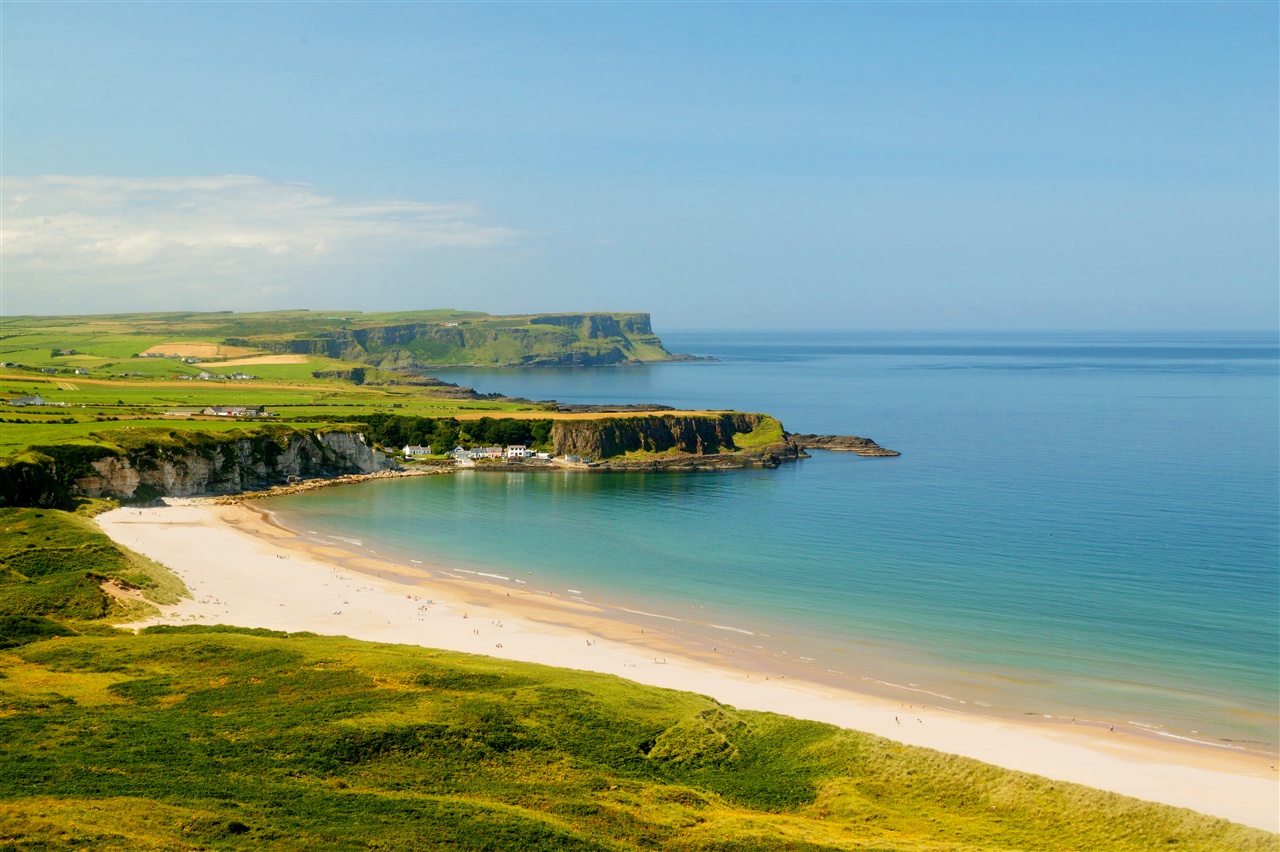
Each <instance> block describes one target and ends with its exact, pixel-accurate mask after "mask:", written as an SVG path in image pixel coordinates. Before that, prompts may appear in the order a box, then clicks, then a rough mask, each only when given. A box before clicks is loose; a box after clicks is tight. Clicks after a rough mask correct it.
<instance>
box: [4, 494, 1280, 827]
mask: <svg viewBox="0 0 1280 852" xmlns="http://www.w3.org/2000/svg"><path fill="white" fill-rule="evenodd" d="M92 508H93V507H92V506H87V507H86V509H88V510H91V509H92ZM0 531H3V533H4V535H3V537H0V607H3V611H4V613H6V615H5V617H3V618H0V767H2V768H3V771H0V850H63V849H94V850H131V851H132V850H146V849H191V850H196V849H208V850H224V849H225V850H234V849H280V850H349V849H350V850H358V849H368V850H374V849H380V850H424V849H455V850H650V849H664V850H666V849H670V850H720V852H727V851H728V850H775V849H789V850H815V851H816V850H829V849H830V850H834V849H862V850H881V852H885V851H886V850H956V852H959V850H967V851H968V852H985V850H1037V852H1038V850H1098V849H1108V850H1135V852H1136V850H1152V849H1182V850H1222V849H1239V850H1262V849H1275V848H1276V843H1277V837H1276V836H1275V835H1270V834H1267V833H1265V832H1261V831H1257V830H1255V829H1249V828H1245V827H1241V826H1237V825H1234V824H1231V823H1228V822H1226V821H1223V820H1219V819H1215V818H1212V817H1206V816H1201V815H1198V814H1195V813H1192V812H1190V811H1186V810H1179V809H1175V808H1171V807H1166V806H1162V805H1154V804H1148V803H1143V802H1139V801H1136V800H1134V799H1128V798H1125V797H1122V796H1119V795H1115V794H1110V793H1103V792H1099V791H1096V790H1091V789H1088V788H1085V787H1080V786H1076V785H1071V784H1063V783H1057V782H1050V781H1047V780H1045V779H1043V778H1038V777H1034V776H1030V775H1025V774H1021V773H1016V772H1010V771H1007V770H1003V769H998V768H995V767H992V766H989V765H986V764H982V763H979V762H977V761H973V760H969V759H966V758H959V757H951V756H947V755H943V754H939V753H937V752H933V751H929V750H925V749H919V748H912V747H907V746H903V745H900V744H896V743H893V742H890V741H888V740H883V739H880V738H877V737H873V736H869V735H865V734H859V733H856V732H852V731H846V730H841V729H838V728H835V727H832V726H829V725H823V724H819V723H815V722H804V721H798V720H795V719H789V718H786V717H782V716H777V715H774V714H768V713H756V712H746V711H738V710H735V709H733V708H731V707H727V706H724V705H721V704H719V703H717V702H715V701H713V700H712V699H710V698H706V697H703V696H698V695H693V694H689V693H681V692H673V691H670V690H663V689H657V688H654V687H646V686H640V685H637V684H634V683H631V682H629V681H625V680H621V679H619V678H615V677H612V676H607V675H597V674H590V673H583V672H574V671H567V670H563V669H554V668H548V667H544V666H537V665H532V664H524V663H515V662H508V661H502V660H495V659H491V658H485V657H475V656H469V655H464V654H457V653H449V652H439V651H432V650H428V649H422V648H415V647H405V646H389V645H378V644H371V643H366V642H357V641H353V640H349V639H346V638H342V637H321V636H314V635H309V634H294V635H286V634H280V633H273V632H270V631H263V630H244V629H238V628H227V627H216V626H190V627H180V628H177V627H164V628H161V627H157V628H151V629H148V630H146V631H144V633H143V634H142V635H134V634H132V633H130V632H126V631H120V630H115V629H113V628H112V627H111V623H112V622H113V621H118V620H119V619H121V618H125V617H129V616H131V615H136V613H137V610H136V609H134V608H133V607H132V605H126V604H122V603H121V602H120V601H119V600H117V599H115V598H113V597H112V596H110V595H107V594H106V593H105V592H103V591H102V588H101V587H102V585H103V584H104V583H105V582H106V580H107V579H108V578H113V577H114V578H119V579H120V580H123V581H124V582H125V583H127V584H128V585H129V587H130V588H133V589H140V590H142V591H143V592H145V593H146V594H148V595H150V596H151V597H152V598H153V599H157V600H172V599H174V598H175V597H176V596H177V595H179V594H181V593H182V590H181V587H180V584H177V583H176V582H175V579H174V578H173V577H172V575H168V574H167V573H166V572H164V570H163V569H161V568H160V567H159V566H156V565H155V564H154V563H147V562H145V560H140V558H139V557H136V555H134V554H130V553H128V552H127V551H125V550H123V549H121V548H119V547H118V546H116V545H115V544H114V543H112V542H111V541H110V540H108V539H107V538H106V537H105V536H104V535H103V534H102V533H101V532H99V531H98V530H97V529H96V528H95V527H94V526H93V525H92V524H91V523H90V522H88V521H87V520H86V519H85V518H83V517H80V516H76V515H72V514H69V513H66V512H60V511H55V510H34V509H0ZM15 613H17V614H15Z"/></svg>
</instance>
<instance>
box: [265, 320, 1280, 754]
mask: <svg viewBox="0 0 1280 852" xmlns="http://www.w3.org/2000/svg"><path fill="white" fill-rule="evenodd" d="M663 341H664V343H665V344H666V345H667V347H668V348H669V349H671V350H672V351H677V352H685V353H690V354H695V355H702V356H710V357H712V358H715V359H716V360H714V361H699V362H687V363H664V364H653V365H644V366H635V367H613V368H594V369H593V368H542V369H518V370H494V369H451V370H443V371H440V372H439V373H437V375H438V376H439V377H440V378H442V379H445V380H448V381H453V382H458V383H460V384H464V385H468V386H471V387H474V388H476V389H477V390H480V391H484V392H491V391H497V392H501V393H504V394H507V395H511V396H522V397H527V398H530V399H537V400H543V399H555V400H557V401H559V402H562V403H602V404H619V403H660V404H666V405H671V406H675V407H677V408H695V409H696V408H715V409H721V408H723V409H737V410H742V411H760V412H767V413H770V414H772V415H774V416H776V417H778V418H779V419H780V420H781V421H782V422H783V424H784V426H785V427H786V429H787V430H788V431H791V432H796V433H819V434H841V435H860V436H864V437H869V438H872V439H874V440H875V441H877V442H879V443H880V444H881V445H882V446H885V447H889V448H892V449H895V450H898V451H899V452H900V453H901V456H899V457H896V458H862V457H859V456H856V455H852V454H846V453H834V452H823V451H820V450H813V451H811V455H812V458H809V459H805V460H801V461H799V462H796V463H794V464H785V465H783V466H781V467H779V468H777V469H774V470H745V471H728V472H704V473H665V472H663V473H637V474H600V475H582V474H574V473H566V472H557V473H545V474H543V473H517V474H488V473H482V472H462V473H459V474H456V475H454V476H438V477H419V478H412V479H402V480H392V481H384V482H378V483H372V484H364V485H359V486H352V487H344V488H332V489H325V490H321V491H318V492H309V493H307V494H305V495H297V496H291V497H286V498H282V499H277V500H274V501H272V503H271V508H272V509H273V510H274V511H275V512H277V513H278V516H279V517H280V519H281V520H282V521H283V522H284V523H285V524H286V525H287V526H289V527H290V528H292V529H296V530H306V531H311V534H314V535H315V536H318V537H319V538H321V539H325V540H330V541H333V542H345V543H347V544H349V545H350V546H358V547H360V548H366V549H369V550H373V551H375V552H377V553H378V554H379V555H382V556H385V557H390V558H398V559H403V560H411V559H416V560H418V561H420V562H427V563H432V564H441V563H445V564H448V565H451V566H454V567H455V568H457V569H459V570H466V571H472V572H475V574H476V575H489V576H491V577H494V578H507V579H510V580H511V581H514V580H515V579H516V578H519V580H520V582H527V583H529V584H530V585H536V586H537V587H539V588H546V589H549V590H558V591H559V593H560V594H563V595H565V596H566V597H567V598H574V597H577V598H580V599H582V600H587V601H591V602H597V603H600V604H602V605H608V606H610V607H614V608H615V609H616V610H617V611H620V612H626V613H630V614H631V617H633V618H636V619H640V620H642V621H643V620H645V619H648V620H649V623H651V624H652V625H654V626H655V627H656V628H659V629H665V630H669V631H670V632H671V633H672V634H673V635H675V636H677V637H679V636H681V635H683V634H685V633H688V635H689V636H690V637H693V638H696V639H697V640H698V641H703V642H705V641H717V640H716V637H719V640H718V641H719V642H722V643H724V646H725V647H739V648H742V649H744V650H747V649H750V650H751V651H752V652H753V653H755V654H757V655H762V659H765V660H775V661H776V662H777V665H778V666H779V671H782V670H783V666H784V664H785V666H786V668H785V670H786V671H788V672H792V673H793V676H794V673H795V672H799V673H800V674H801V675H804V674H805V673H806V672H808V674H809V675H811V676H812V677H813V679H815V680H825V681H828V682H834V683H842V682H843V683H845V685H849V686H852V687H854V688H860V689H865V688H870V690H871V691H877V690H879V691H881V692H884V693H885V694H887V695H890V696H895V697H898V698H899V699H900V700H903V701H904V702H905V701H917V702H919V703H929V704H933V705H936V706H939V707H944V708H946V709H951V710H956V711H958V712H982V713H991V714H996V715H1005V716H1036V717H1052V718H1054V719H1059V720H1065V719H1079V720H1080V721H1081V722H1086V721H1087V722H1090V723H1093V724H1100V725H1120V726H1126V727H1127V728H1129V729H1139V730H1142V731H1146V732H1149V733H1150V734H1151V735H1154V736H1163V737H1169V738H1175V739H1183V740H1190V741H1195V742H1202V743H1207V744H1210V745H1214V746H1216V747H1220V748H1227V749H1241V750H1248V751H1261V752H1274V751H1275V749H1276V746H1277V743H1280V720H1278V704H1280V337H1278V336H1277V334H1275V333H1270V332H1264V333H1244V332H1232V333H1224V332H1178V333H1173V332H1151V333H1130V332H1088V333H1067V332H1053V333H1050V332H1026V333H995V332H973V333H956V332H930V333H903V332H900V333H878V332H877V333H872V332H832V331H812V332H792V331H682V332H677V333H668V334H664V335H663Z"/></svg>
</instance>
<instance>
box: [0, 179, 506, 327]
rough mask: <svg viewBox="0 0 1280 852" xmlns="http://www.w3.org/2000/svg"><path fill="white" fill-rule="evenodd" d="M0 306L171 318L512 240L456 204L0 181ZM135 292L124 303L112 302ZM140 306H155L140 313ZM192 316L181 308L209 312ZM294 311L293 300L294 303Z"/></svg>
mask: <svg viewBox="0 0 1280 852" xmlns="http://www.w3.org/2000/svg"><path fill="white" fill-rule="evenodd" d="M3 214H4V227H3V230H2V231H0V252H2V253H3V270H4V278H3V295H4V302H5V305H4V309H5V312H6V313H9V314H13V313H25V312H41V313H43V312H54V311H57V312H65V311H67V310H68V307H67V305H68V303H69V302H71V303H78V304H85V303H86V300H87V301H88V302H89V303H90V304H89V305H88V306H87V307H85V308H84V310H111V309H113V308H111V307H109V306H107V307H102V306H101V304H100V303H101V302H102V301H103V300H102V299H101V298H98V297H100V296H102V295H103V294H102V288H103V285H104V284H105V285H111V287H112V288H114V289H115V290H117V295H116V302H115V304H117V305H119V309H122V310H136V309H158V308H162V307H163V308H170V307H173V306H172V305H170V304H166V303H164V302H165V301H166V300H159V301H156V296H157V294H156V290H155V286H156V285H157V284H158V283H164V284H166V285H167V286H168V287H169V288H171V289H170V290H168V291H166V292H167V293H168V294H170V295H174V294H185V295H186V297H187V298H191V297H192V296H193V294H195V295H199V294H201V293H206V294H207V292H208V291H209V290H210V288H225V289H227V290H229V291H230V292H231V293H233V294H235V295H237V296H239V297H244V296H246V295H253V294H258V295H262V294H265V293H275V294H277V295H279V294H282V293H288V292H289V291H290V290H291V289H293V288H300V287H302V286H303V284H301V283H299V281H300V277H304V276H310V275H314V274H316V273H317V272H318V271H319V270H320V269H321V268H325V269H327V270H328V272H327V273H326V275H327V277H328V278H330V279H331V278H332V268H333V267H335V266H348V265H354V264H357V263H359V264H362V265H364V266H365V267H366V268H367V269H369V270H376V269H377V268H378V265H379V264H380V263H390V264H393V265H394V264H402V263H403V262H404V259H405V258H406V257H412V256H415V255H422V254H424V253H428V252H430V251H432V250H437V249H445V248H460V249H483V248H485V247H489V246H495V245H499V244H502V243H505V242H508V241H510V240H511V239H512V238H513V237H514V236H515V232H513V231H511V230H509V229H506V228H501V227H493V226H488V225H485V224H483V223H482V222H481V221H480V215H479V213H478V211H476V210H475V209H474V208H472V207H471V206H468V205H465V204H442V203H432V202H423V201H410V200H403V199H377V200H358V201H351V200H342V199H337V198H333V197H330V196H326V195H323V194H321V193H320V192H318V191H317V190H316V189H315V188H314V187H312V186H309V185H306V184H296V183H274V182H271V181H268V180H264V179H263V178H258V177H249V176H240V175H227V176H223V177H179V178H113V177H80V176H63V175H43V176H39V177H5V178H3ZM130 294H133V295H134V296H135V297H143V298H144V302H143V303H139V302H138V298H129V299H127V301H128V302H129V304H123V305H121V304H119V301H120V300H119V296H121V295H124V296H128V295H130ZM146 298H150V299H151V300H152V302H154V304H152V303H147V302H146V301H145V299H146ZM198 301H199V302H200V303H201V304H199V305H197V304H186V305H182V306H178V307H187V308H196V307H203V306H208V304H209V300H208V299H207V298H201V299H199V300H198ZM297 303H298V304H301V303H302V302H301V301H297Z"/></svg>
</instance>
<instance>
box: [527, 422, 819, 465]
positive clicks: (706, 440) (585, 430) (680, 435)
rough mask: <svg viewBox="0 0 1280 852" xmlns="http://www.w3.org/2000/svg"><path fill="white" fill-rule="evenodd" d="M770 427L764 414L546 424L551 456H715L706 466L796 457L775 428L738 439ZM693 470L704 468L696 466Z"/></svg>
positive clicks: (644, 461)
mask: <svg viewBox="0 0 1280 852" xmlns="http://www.w3.org/2000/svg"><path fill="white" fill-rule="evenodd" d="M776 426H777V421H775V420H773V418H771V417H767V416H766V415H762V414H744V413H739V412H730V413H726V414H707V415H670V414H668V415H655V416H649V417H601V418H592V419H590V420H557V421H555V422H554V424H553V425H552V429H551V444H552V451H553V453H554V454H555V455H558V456H562V455H566V454H572V455H578V456H585V457H588V458H592V459H616V458H617V457H619V456H624V455H625V454H627V453H646V454H650V453H651V454H659V453H662V454H669V455H687V456H696V457H713V456H714V457H717V458H715V459H707V460H706V461H707V462H709V463H711V464H712V465H717V464H719V463H721V462H723V463H725V464H729V463H732V464H734V466H742V465H743V464H751V463H755V464H765V465H775V464H778V463H779V462H782V461H789V460H793V459H796V458H799V457H800V452H799V448H798V447H796V446H795V444H793V443H791V442H790V441H788V440H787V439H786V437H785V435H784V434H783V433H782V432H781V430H780V428H779V429H778V430H777V432H776V438H777V440H770V441H768V442H764V443H757V442H754V441H750V440H748V441H744V440H743V438H744V437H750V436H752V435H756V434H760V432H758V431H757V430H760V431H761V432H763V431H764V430H765V429H769V428H773V427H776ZM730 457H732V458H730ZM638 461H639V463H641V464H642V465H645V466H655V465H657V466H664V467H671V466H672V465H671V464H658V463H657V462H656V460H650V459H642V460H638ZM668 461H674V460H671V459H669V460H668ZM614 466H617V465H616V464H615V465H614ZM699 466H704V465H703V463H702V462H700V463H699Z"/></svg>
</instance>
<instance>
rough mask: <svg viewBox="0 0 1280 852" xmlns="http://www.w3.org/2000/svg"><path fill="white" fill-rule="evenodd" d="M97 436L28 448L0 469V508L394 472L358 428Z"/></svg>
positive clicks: (390, 462)
mask: <svg viewBox="0 0 1280 852" xmlns="http://www.w3.org/2000/svg"><path fill="white" fill-rule="evenodd" d="M95 437H98V438H99V439H100V440H102V441H104V443H103V444H99V445H92V446H90V445H79V444H60V445H54V446H42V447H32V448H31V449H30V450H28V451H27V452H26V453H23V454H22V455H21V456H20V457H17V458H14V459H6V460H5V461H4V462H3V463H0V506H47V507H51V508H67V507H69V506H70V505H71V504H73V503H74V500H75V498H77V497H116V498H119V499H124V500H130V499H139V498H147V497H161V496H171V497H190V496H197V495H205V494H232V493H237V492H240V491H245V490H250V489H258V488H266V487H269V486H272V485H277V484H283V483H287V482H290V481H297V480H302V479H315V478H329V477H334V476H340V475H343V474H366V473H375V472H378V471H383V470H393V469H397V468H398V467H399V465H397V464H396V462H395V461H394V460H392V459H390V458H388V457H387V455H386V454H384V453H383V452H381V451H380V450H377V449H375V448H374V447H373V446H372V445H371V444H370V442H369V441H367V440H366V438H365V436H364V434H363V433H361V432H360V431H358V430H355V429H327V430H322V431H313V430H305V429H294V428H291V427H288V426H272V427H267V428H261V429H245V430H237V431H233V432H223V433H211V432H196V431H191V432H175V431H169V430H161V429H154V430H136V431H124V430H121V431H118V432H103V433H98V434H97V435H96V436H95ZM105 442H110V443H105Z"/></svg>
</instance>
